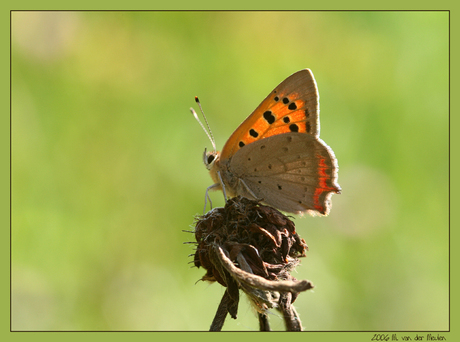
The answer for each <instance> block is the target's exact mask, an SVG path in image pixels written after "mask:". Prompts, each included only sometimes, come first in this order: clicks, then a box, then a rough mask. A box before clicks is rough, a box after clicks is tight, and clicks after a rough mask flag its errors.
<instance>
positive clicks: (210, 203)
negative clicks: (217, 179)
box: [203, 183, 220, 215]
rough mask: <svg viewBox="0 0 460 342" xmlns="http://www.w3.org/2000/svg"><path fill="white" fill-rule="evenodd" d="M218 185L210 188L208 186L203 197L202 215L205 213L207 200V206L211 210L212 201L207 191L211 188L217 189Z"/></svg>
mask: <svg viewBox="0 0 460 342" xmlns="http://www.w3.org/2000/svg"><path fill="white" fill-rule="evenodd" d="M219 186H220V184H217V183H216V184H213V185H211V186H208V188H207V189H206V194H205V196H204V209H203V215H204V214H205V213H206V205H207V204H208V199H209V205H210V206H211V209H212V201H211V197H210V196H209V190H211V189H213V188H217V187H219Z"/></svg>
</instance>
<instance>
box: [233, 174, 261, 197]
mask: <svg viewBox="0 0 460 342" xmlns="http://www.w3.org/2000/svg"><path fill="white" fill-rule="evenodd" d="M238 181H239V182H241V183H242V184H243V185H244V187H245V188H246V190H247V191H248V192H249V194H250V195H251V196H252V197H254V199H256V200H262V198H258V197H257V196H256V195H255V194H254V192H252V190H251V189H249V186H248V185H247V184H246V182H245V181H244V180H243V179H241V178H238Z"/></svg>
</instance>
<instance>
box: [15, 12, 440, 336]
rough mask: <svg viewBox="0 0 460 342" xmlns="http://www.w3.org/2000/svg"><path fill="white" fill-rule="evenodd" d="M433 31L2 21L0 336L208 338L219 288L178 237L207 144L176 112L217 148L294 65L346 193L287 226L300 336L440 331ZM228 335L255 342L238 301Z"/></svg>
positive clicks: (143, 19) (18, 15) (170, 16)
mask: <svg viewBox="0 0 460 342" xmlns="http://www.w3.org/2000/svg"><path fill="white" fill-rule="evenodd" d="M448 20H449V18H448V12H13V13H12V123H11V124H12V328H13V330H162V331H170V330H180V331H189V330H201V331H203V330H208V329H209V326H210V324H211V321H212V319H213V317H214V314H215V312H216V309H217V306H218V304H219V302H220V300H221V298H222V295H223V293H224V289H223V288H222V287H221V286H220V285H219V284H208V283H205V282H200V281H198V280H199V279H200V278H201V277H202V276H203V275H204V273H205V271H204V270H203V269H197V268H194V267H192V264H191V263H190V262H191V261H192V258H191V257H190V256H189V254H191V253H193V247H194V246H193V245H190V244H184V242H187V241H192V240H193V238H194V236H193V234H191V233H187V232H184V230H193V222H194V216H195V215H196V214H201V213H202V212H203V206H204V196H205V190H206V188H207V187H208V186H209V185H211V184H212V180H211V178H210V177H209V175H208V172H207V171H206V169H205V168H204V166H203V163H202V153H203V150H204V148H205V147H207V148H208V150H209V149H211V148H212V146H211V144H210V142H209V140H208V139H207V137H206V135H205V134H204V132H203V131H202V129H201V128H200V126H199V125H198V123H197V122H196V121H195V119H194V118H193V116H192V115H191V114H190V111H189V108H190V107H195V109H196V110H198V108H197V106H196V103H195V101H194V96H196V95H197V96H199V97H200V100H201V102H202V104H203V108H204V111H205V113H206V114H207V117H208V121H209V124H210V126H211V129H212V130H213V133H214V135H215V137H216V142H217V145H218V148H222V146H223V145H224V143H225V141H226V139H227V138H228V137H229V136H230V134H231V133H232V132H233V130H234V129H235V128H236V127H237V126H238V124H239V123H240V122H241V121H243V119H245V118H246V117H247V116H248V115H249V114H250V113H251V112H252V111H253V110H254V109H255V108H256V107H257V106H258V104H259V103H260V102H261V101H262V100H263V99H264V98H265V96H267V95H268V93H269V92H270V91H272V90H273V88H274V87H275V86H276V85H277V84H279V83H280V82H281V81H283V80H284V79H285V78H286V77H288V76H289V75H290V74H292V73H294V72H296V71H298V70H300V69H303V68H310V69H311V70H312V71H313V73H314V75H315V78H316V81H317V84H318V88H319V93H320V97H321V101H320V104H321V129H322V130H321V138H322V139H323V140H324V141H325V142H326V143H327V144H328V145H329V146H331V148H332V149H333V150H334V152H335V154H336V156H337V159H338V162H339V168H340V171H339V184H340V186H341V187H342V190H343V191H342V194H340V195H334V196H333V197H332V210H331V213H330V215H329V216H328V217H310V216H305V217H295V223H296V226H297V231H298V233H299V234H300V235H301V237H303V238H304V239H305V240H306V241H307V243H308V245H309V248H310V250H309V252H308V253H307V258H304V259H302V263H301V265H300V266H299V267H298V268H297V270H296V272H295V273H294V276H295V277H296V278H297V279H309V280H310V281H312V282H313V283H314V285H315V289H314V290H313V291H309V292H306V293H302V294H301V295H300V296H299V297H298V299H297V301H296V303H295V304H296V308H297V311H298V312H299V315H300V318H301V319H302V324H303V326H304V328H305V330H312V331H322V330H325V331H334V330H340V331H343V330H344V331H349V330H354V331H361V330H374V331H382V330H431V331H432V330H446V329H448V328H449V282H448V280H449V250H448V246H449V226H448V222H449V221H448V203H449V202H448V186H449V183H448V146H449V145H448V143H449V141H448V124H449V116H448V108H449V107H448V89H449V83H448V82H449V67H448V63H449V48H448V47H449V36H448V33H449V31H448ZM211 198H212V199H213V203H214V205H215V206H222V205H223V204H224V199H223V196H222V194H221V193H220V192H214V193H211ZM208 209H209V207H208ZM197 281H198V282H197ZM270 322H271V325H272V328H273V329H275V330H284V325H283V319H282V317H280V315H279V313H278V312H277V311H273V312H271V314H270ZM224 330H258V321H257V318H256V315H255V313H254V311H253V309H252V307H251V306H250V305H249V304H248V301H247V300H246V299H244V298H242V300H241V303H240V308H239V312H238V319H237V320H232V319H230V318H229V317H228V318H227V321H226V323H225V325H224Z"/></svg>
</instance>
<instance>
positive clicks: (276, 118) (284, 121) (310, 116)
mask: <svg viewBox="0 0 460 342" xmlns="http://www.w3.org/2000/svg"><path fill="white" fill-rule="evenodd" d="M318 112H319V95H318V89H317V87H316V82H315V78H314V77H313V74H312V72H311V71H310V70H309V69H304V70H300V71H298V72H296V73H294V74H292V75H291V76H289V77H288V78H286V79H285V80H284V81H283V82H281V83H280V84H279V85H278V86H277V87H276V88H275V89H274V90H273V91H272V92H271V93H270V94H269V95H268V96H267V97H266V98H265V100H264V101H262V103H261V104H260V105H259V107H257V108H256V110H255V111H254V112H253V113H252V114H251V115H250V116H249V117H248V118H247V119H246V120H244V121H243V122H242V123H241V124H240V126H238V128H237V129H236V130H235V132H233V134H232V135H231V136H230V138H229V139H228V140H227V143H226V144H225V146H224V148H223V149H222V152H221V154H220V159H221V160H227V159H229V158H230V157H231V156H233V155H234V154H235V153H236V152H237V151H238V150H239V149H240V148H242V147H243V146H245V145H248V144H250V143H252V142H254V141H257V140H260V139H263V138H268V137H270V136H272V135H277V134H282V133H289V132H299V133H307V134H311V135H313V136H315V137H319V115H318Z"/></svg>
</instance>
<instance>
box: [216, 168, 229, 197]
mask: <svg viewBox="0 0 460 342" xmlns="http://www.w3.org/2000/svg"><path fill="white" fill-rule="evenodd" d="M217 175H218V176H219V180H220V184H221V186H222V192H223V193H224V198H225V203H227V192H226V191H225V184H224V181H223V180H222V176H221V175H220V171H217Z"/></svg>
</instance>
